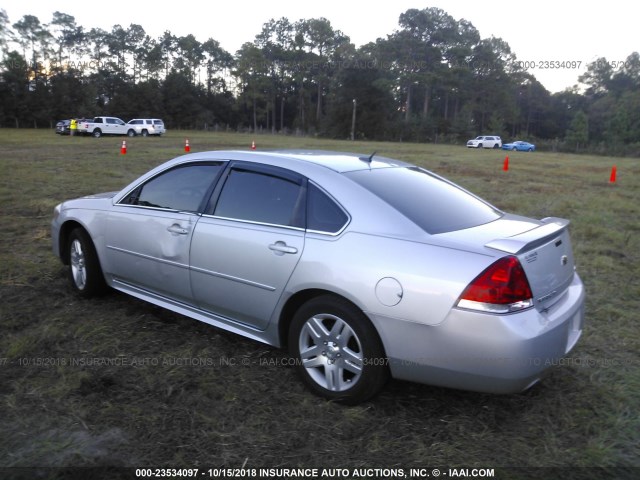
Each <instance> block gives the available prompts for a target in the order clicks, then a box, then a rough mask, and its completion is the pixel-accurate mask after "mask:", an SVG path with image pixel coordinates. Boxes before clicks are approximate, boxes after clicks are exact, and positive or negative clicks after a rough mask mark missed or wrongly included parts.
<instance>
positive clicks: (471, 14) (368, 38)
mask: <svg viewBox="0 0 640 480" xmlns="http://www.w3.org/2000/svg"><path fill="white" fill-rule="evenodd" d="M590 3H591V2H582V3H578V2H571V1H568V0H533V1H529V2H526V4H527V5H529V7H526V6H525V2H513V1H497V0H496V1H478V0H448V1H440V0H431V1H425V0H422V1H419V0H392V1H387V2H375V3H374V2H373V1H360V0H319V1H304V0H297V1H291V0H284V1H277V0H271V1H267V0H244V1H236V2H234V1H229V0H228V1H226V2H216V1H211V0H210V1H192V0H191V1H190V0H183V1H176V2H159V1H157V0H151V1H135V0H132V1H122V0H118V1H116V2H109V1H106V0H97V1H92V2H83V1H77V0H74V1H72V2H67V3H66V4H65V3H59V2H52V1H51V0H29V1H28V2H27V1H22V2H18V1H17V0H16V1H14V2H13V3H12V4H10V5H6V6H0V8H1V9H4V10H5V11H6V12H7V14H8V16H9V21H10V22H11V24H13V23H15V22H17V21H18V20H20V19H21V18H22V16H23V15H35V16H36V17H38V19H39V20H40V22H42V23H49V22H50V21H51V19H52V17H53V12H54V11H56V10H57V11H60V12H62V13H67V14H69V15H72V16H74V17H75V20H76V23H77V24H78V25H81V26H83V27H84V28H85V29H86V30H89V29H91V28H93V27H99V28H102V29H104V30H107V31H110V30H111V28H112V27H113V26H114V25H116V24H120V25H122V26H123V27H125V28H126V27H128V26H129V25H130V24H132V23H133V24H139V25H141V26H142V27H143V28H144V30H145V31H146V33H147V34H148V35H149V36H151V37H154V38H157V37H159V36H161V35H162V33H163V32H164V31H165V30H169V31H170V32H171V33H172V34H173V35H176V36H184V35H188V34H190V33H191V34H193V35H194V36H195V37H196V39H197V40H199V41H200V42H204V41H206V40H207V39H209V38H213V39H214V40H217V41H219V42H220V45H221V46H222V48H224V49H225V50H227V51H229V52H230V53H235V52H236V51H237V50H238V49H239V48H240V46H241V45H242V44H243V43H245V42H251V41H253V39H254V38H255V36H256V35H257V34H258V33H259V32H260V31H261V29H262V25H263V24H264V23H266V22H267V21H269V20H270V19H271V18H275V19H278V18H281V17H287V18H288V19H289V20H291V21H297V20H300V19H302V18H319V17H324V18H326V19H328V20H329V21H330V22H331V24H332V26H333V28H334V29H338V30H341V31H342V32H343V33H344V34H346V35H348V36H349V37H350V39H351V41H352V42H353V43H354V44H355V45H356V46H360V45H363V44H366V43H368V42H372V41H375V40H376V39H377V38H385V37H386V36H387V35H389V34H391V33H393V31H394V30H395V29H397V27H398V17H399V16H400V14H401V13H403V12H405V11H407V10H408V9H410V8H417V9H423V8H428V7H437V8H441V9H442V10H444V11H445V12H447V13H448V14H449V15H451V16H452V17H454V18H455V19H456V20H460V19H463V18H464V19H466V20H468V21H470V22H471V23H473V25H474V26H475V27H476V28H477V29H478V31H479V32H480V36H481V37H482V38H490V37H492V36H494V37H499V38H502V39H503V40H505V41H506V42H507V43H508V44H509V45H510V47H511V50H512V52H513V53H515V54H516V56H517V58H518V60H520V61H522V62H523V66H525V67H528V68H527V70H528V71H529V73H531V74H533V75H534V76H535V77H536V78H537V79H538V81H540V82H541V83H542V84H543V85H544V86H545V87H546V88H547V90H549V91H550V92H552V93H554V92H559V91H562V90H564V89H566V88H570V87H572V86H573V85H575V84H577V83H578V77H579V76H580V75H581V74H582V73H584V72H585V71H586V66H587V65H588V64H589V63H590V62H593V61H594V60H597V59H598V58H601V57H605V58H606V59H607V60H608V61H610V62H624V60H625V59H626V58H627V57H628V56H629V55H630V54H631V53H632V52H634V51H640V35H639V34H638V18H639V17H640V3H639V2H637V1H635V0H609V1H608V2H598V3H595V2H594V4H595V5H593V4H592V5H590ZM153 5H156V6H155V7H153ZM549 62H553V63H549ZM561 62H564V66H562V63H561ZM617 65H618V64H616V67H617ZM551 66H557V67H558V68H549V67H551ZM540 67H542V68H540Z"/></svg>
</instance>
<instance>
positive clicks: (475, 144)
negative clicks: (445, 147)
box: [467, 135, 502, 148]
mask: <svg viewBox="0 0 640 480" xmlns="http://www.w3.org/2000/svg"><path fill="white" fill-rule="evenodd" d="M501 147H502V139H501V138H500V137H498V136H497V135H488V136H487V135H481V136H479V137H476V138H474V139H473V140H469V141H468V142H467V148H501Z"/></svg>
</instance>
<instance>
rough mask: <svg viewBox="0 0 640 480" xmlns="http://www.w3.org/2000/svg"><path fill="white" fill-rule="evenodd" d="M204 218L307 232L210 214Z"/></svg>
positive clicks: (275, 224)
mask: <svg viewBox="0 0 640 480" xmlns="http://www.w3.org/2000/svg"><path fill="white" fill-rule="evenodd" d="M202 217H205V218H213V219H216V220H226V221H229V222H239V223H248V224H250V225H258V226H261V227H271V228H284V229H286V230H293V231H296V232H304V231H306V230H305V229H304V228H301V227H292V226H289V225H279V224H277V223H265V222H256V221H254V220H244V219H241V218H231V217H221V216H219V215H209V214H206V213H205V214H202Z"/></svg>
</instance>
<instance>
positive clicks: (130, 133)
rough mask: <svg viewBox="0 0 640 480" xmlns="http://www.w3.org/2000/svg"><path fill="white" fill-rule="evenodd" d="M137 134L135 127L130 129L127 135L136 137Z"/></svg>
mask: <svg viewBox="0 0 640 480" xmlns="http://www.w3.org/2000/svg"><path fill="white" fill-rule="evenodd" d="M135 136H136V131H135V130H134V129H130V130H129V131H127V137H135Z"/></svg>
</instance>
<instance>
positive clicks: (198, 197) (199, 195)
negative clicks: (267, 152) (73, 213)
mask: <svg viewBox="0 0 640 480" xmlns="http://www.w3.org/2000/svg"><path fill="white" fill-rule="evenodd" d="M223 165H224V164H223V163H222V162H220V163H206V164H196V165H186V166H180V167H176V168H174V169H171V170H169V171H167V172H164V173H161V174H160V175H158V176H156V177H153V178H152V179H151V180H148V181H147V182H145V183H144V184H142V185H140V186H139V187H137V188H136V189H135V190H133V191H132V192H131V193H130V194H129V195H127V196H126V197H125V198H123V199H122V201H121V202H120V204H123V205H137V206H141V207H154V208H163V209H169V210H178V211H186V212H197V211H198V210H199V208H200V205H201V204H202V201H203V200H204V197H205V195H206V193H207V191H208V190H209V187H210V186H211V184H212V183H213V182H214V181H215V179H216V178H217V176H218V175H219V174H220V172H221V171H222V168H223Z"/></svg>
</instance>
